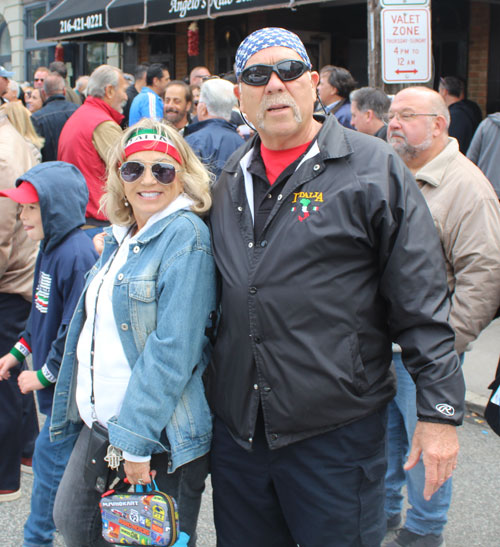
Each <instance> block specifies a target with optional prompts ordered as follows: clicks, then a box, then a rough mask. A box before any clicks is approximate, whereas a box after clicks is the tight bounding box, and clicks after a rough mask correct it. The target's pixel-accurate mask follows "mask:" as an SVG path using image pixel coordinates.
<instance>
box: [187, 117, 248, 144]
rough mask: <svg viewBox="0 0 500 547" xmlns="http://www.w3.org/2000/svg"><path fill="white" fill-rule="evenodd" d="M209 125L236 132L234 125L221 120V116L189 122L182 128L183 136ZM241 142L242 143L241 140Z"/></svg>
mask: <svg viewBox="0 0 500 547" xmlns="http://www.w3.org/2000/svg"><path fill="white" fill-rule="evenodd" d="M210 125H212V126H219V127H224V128H226V129H229V130H231V131H233V132H234V133H236V129H235V126H234V125H232V124H231V123H229V122H226V120H223V119H222V118H208V119H207V120H203V121H202V122H200V121H198V122H195V123H190V124H189V125H187V126H186V127H185V129H184V135H183V136H184V137H187V136H188V135H192V134H193V133H196V131H199V130H200V129H204V128H206V127H207V126H210ZM241 142H242V144H243V140H242V141H241Z"/></svg>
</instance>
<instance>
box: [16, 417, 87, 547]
mask: <svg viewBox="0 0 500 547" xmlns="http://www.w3.org/2000/svg"><path fill="white" fill-rule="evenodd" d="M49 426H50V416H47V419H46V420H45V423H44V425H43V427H42V430H41V431H40V434H39V435H38V438H37V440H36V443H35V452H34V454H33V475H34V478H33V490H32V493H31V513H30V515H29V517H28V520H27V521H26V524H25V525H24V542H23V547H39V546H42V545H43V546H46V545H48V546H51V545H52V541H53V539H54V532H55V529H56V527H55V524H54V519H53V518H52V510H53V507H54V500H55V497H56V492H57V488H58V487H59V483H60V482H61V478H62V476H63V473H64V469H65V468H66V464H67V463H68V460H69V457H70V455H71V451H72V450H73V445H74V444H75V441H76V437H77V436H76V435H73V436H71V437H68V438H67V439H64V440H61V441H57V442H54V443H51V442H50V439H49Z"/></svg>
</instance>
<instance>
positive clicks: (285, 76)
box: [241, 59, 309, 85]
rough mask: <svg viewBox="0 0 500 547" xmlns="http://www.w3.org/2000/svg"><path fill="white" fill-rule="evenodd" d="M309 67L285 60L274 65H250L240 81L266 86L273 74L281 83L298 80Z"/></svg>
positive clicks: (302, 63)
mask: <svg viewBox="0 0 500 547" xmlns="http://www.w3.org/2000/svg"><path fill="white" fill-rule="evenodd" d="M308 70H309V67H308V66H307V65H306V64H305V63H304V62H302V61H297V60H295V59H285V60H284V61H279V62H278V63H276V64H274V65H251V66H249V67H247V68H245V70H244V71H243V72H242V73H241V81H242V82H243V83H245V84H247V85H266V84H267V82H269V80H270V78H271V75H272V73H273V72H276V74H277V75H278V78H279V79H280V80H281V81H282V82H291V81H292V80H296V79H297V78H300V77H301V76H302V74H304V72H307V71H308Z"/></svg>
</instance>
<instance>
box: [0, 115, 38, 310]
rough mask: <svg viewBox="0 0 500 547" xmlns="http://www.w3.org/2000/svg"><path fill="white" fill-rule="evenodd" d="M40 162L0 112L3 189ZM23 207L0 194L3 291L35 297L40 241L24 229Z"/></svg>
mask: <svg viewBox="0 0 500 547" xmlns="http://www.w3.org/2000/svg"><path fill="white" fill-rule="evenodd" d="M37 163H38V162H37V161H36V159H35V156H34V154H33V150H32V147H31V146H30V145H29V143H28V142H27V141H26V140H25V139H24V138H23V137H22V136H21V135H20V134H19V133H18V132H17V131H16V130H15V129H14V127H13V126H12V125H11V123H10V122H9V121H8V119H7V117H6V116H5V115H3V114H0V188H2V189H4V188H12V187H13V186H14V185H15V182H16V179H17V178H18V177H19V176H21V175H22V174H23V173H25V172H26V171H27V170H28V169H31V167H33V166H34V165H36V164H37ZM19 209H20V206H19V205H18V204H17V203H15V202H14V201H12V200H11V199H9V198H5V197H0V219H1V220H0V293H9V294H19V295H21V296H23V297H24V298H25V299H26V300H31V296H32V294H31V293H32V286H33V273H34V268H35V259H36V253H37V250H38V244H37V243H35V242H34V241H31V239H29V238H28V236H27V235H26V233H25V232H24V230H23V225H22V222H21V221H20V220H19Z"/></svg>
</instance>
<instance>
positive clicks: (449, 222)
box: [415, 137, 500, 353]
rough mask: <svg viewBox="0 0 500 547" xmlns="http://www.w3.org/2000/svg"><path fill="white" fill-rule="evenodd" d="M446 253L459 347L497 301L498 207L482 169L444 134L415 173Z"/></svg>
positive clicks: (490, 313) (499, 273)
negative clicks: (437, 151)
mask: <svg viewBox="0 0 500 547" xmlns="http://www.w3.org/2000/svg"><path fill="white" fill-rule="evenodd" d="M415 178H416V179H417V182H418V184H419V186H420V189H421V190H422V193H423V195H424V197H425V199H426V201H427V204H428V206H429V209H430V211H431V214H432V217H433V219H434V224H435V225H436V228H437V230H438V232H439V238H440V240H441V245H442V246H443V251H444V255H445V259H446V269H447V277H448V286H449V288H450V293H451V302H452V306H451V313H450V323H451V325H452V327H453V328H454V329H455V335H456V341H455V347H456V350H457V352H458V353H462V352H463V351H465V349H466V347H467V344H468V343H469V342H472V341H473V340H475V339H476V338H477V336H478V335H479V333H480V332H481V330H482V329H484V328H485V327H486V326H487V325H488V323H489V322H490V321H491V320H492V318H493V316H494V314H495V312H496V310H497V309H498V306H499V304H500V208H499V203H498V198H497V196H496V194H495V191H494V190H493V187H492V186H491V184H490V182H489V181H488V179H487V178H486V177H485V176H484V175H483V173H482V172H481V171H480V170H479V169H478V168H477V167H476V166H475V165H474V164H473V163H472V162H471V161H469V160H468V159H467V158H466V157H465V156H464V155H463V154H461V153H460V152H459V150H458V142H457V141H456V139H453V138H451V137H449V140H448V144H447V145H446V147H445V148H444V150H443V151H442V152H441V153H440V154H439V155H438V156H436V157H435V158H434V159H433V160H431V161H430V162H429V163H428V164H427V165H425V166H424V167H423V168H422V169H421V170H420V171H418V173H417V174H416V175H415Z"/></svg>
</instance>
